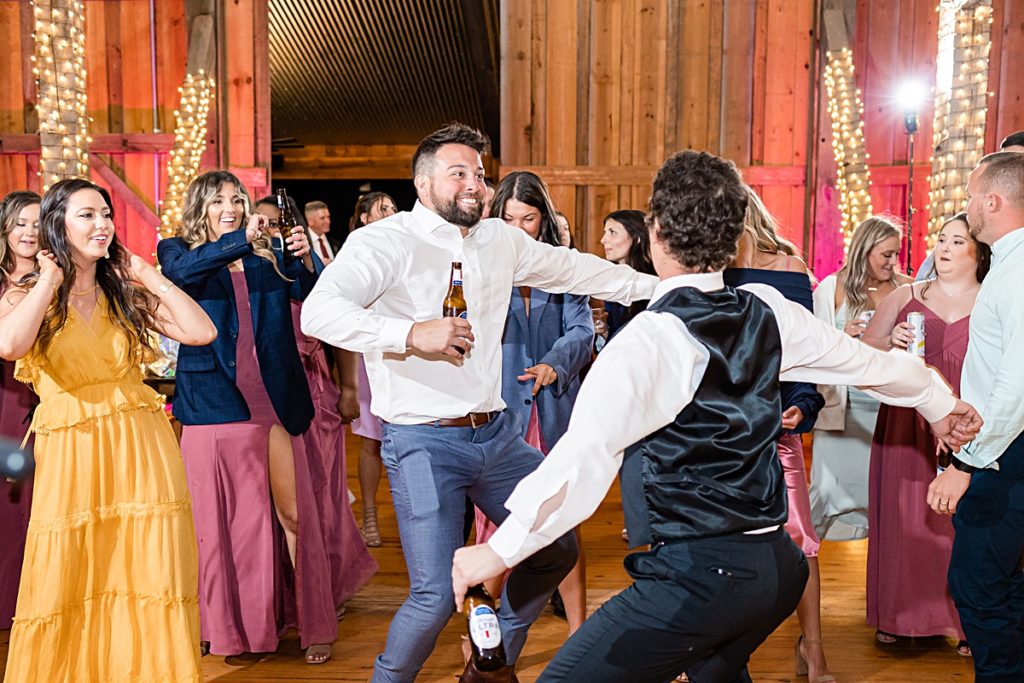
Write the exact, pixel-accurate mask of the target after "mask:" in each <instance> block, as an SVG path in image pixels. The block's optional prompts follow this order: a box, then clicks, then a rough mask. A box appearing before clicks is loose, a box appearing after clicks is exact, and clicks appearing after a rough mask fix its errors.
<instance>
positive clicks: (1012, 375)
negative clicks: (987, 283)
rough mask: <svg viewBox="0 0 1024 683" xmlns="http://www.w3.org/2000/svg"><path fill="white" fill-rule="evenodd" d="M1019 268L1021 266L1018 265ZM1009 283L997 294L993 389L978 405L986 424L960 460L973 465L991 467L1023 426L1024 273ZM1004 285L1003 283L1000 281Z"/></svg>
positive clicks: (1014, 275)
mask: <svg viewBox="0 0 1024 683" xmlns="http://www.w3.org/2000/svg"><path fill="white" fill-rule="evenodd" d="M1018 267H1019V266H1018ZM1012 276H1013V277H1011V278H1010V279H1009V282H1007V283H1006V284H1010V283H1013V284H1014V285H1015V286H1010V287H1005V285H1004V287H1005V288H1004V290H1003V291H999V292H997V293H996V295H995V299H994V301H993V302H992V304H994V309H995V310H994V311H993V312H992V315H993V318H994V319H995V320H998V321H999V330H998V335H997V336H998V337H999V339H1000V341H999V348H1000V349H1002V353H1001V355H1000V357H999V359H998V361H997V362H996V363H995V364H994V373H993V376H992V377H993V383H992V385H991V386H992V389H991V391H990V392H989V394H988V396H987V397H985V399H984V405H977V406H975V408H977V409H978V410H979V411H981V416H982V418H984V420H985V425H984V426H983V427H982V428H981V431H980V432H979V433H978V438H976V439H975V440H974V441H972V442H971V443H969V444H967V445H966V446H964V448H963V451H965V455H961V456H959V457H960V459H961V460H963V461H964V462H966V463H967V464H968V465H972V466H974V467H981V468H984V467H988V466H989V465H991V464H992V463H993V462H995V461H996V460H998V459H999V457H1000V456H1002V454H1003V453H1004V452H1005V451H1006V449H1007V448H1009V446H1010V444H1011V443H1012V442H1013V441H1014V439H1016V438H1017V437H1018V436H1020V434H1021V426H1022V425H1024V401H1022V400H1021V389H1022V388H1024V353H1022V352H1021V349H1024V306H1022V305H1021V303H1020V299H1018V298H1017V297H1019V296H1020V291H1021V289H1020V287H1021V286H1022V285H1024V275H1022V274H1020V273H1012ZM1000 284H1003V283H1000Z"/></svg>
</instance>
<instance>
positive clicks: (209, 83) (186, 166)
mask: <svg viewBox="0 0 1024 683" xmlns="http://www.w3.org/2000/svg"><path fill="white" fill-rule="evenodd" d="M213 89H214V83H213V77H211V76H208V75H206V73H205V72H204V71H203V70H202V69H200V70H199V72H198V73H197V74H195V75H193V74H186V75H185V83H184V85H182V86H181V87H180V88H178V92H180V93H181V105H180V107H179V108H178V110H177V111H175V112H174V147H172V148H171V154H170V157H169V158H168V160H167V193H166V194H165V195H164V200H163V202H162V204H161V208H160V237H161V238H164V237H173V236H174V234H175V233H176V232H177V230H178V226H179V225H181V216H182V210H183V207H184V202H185V192H186V190H188V186H189V183H191V182H192V180H193V179H194V178H195V177H196V175H197V174H198V173H199V164H200V162H201V161H202V157H203V151H204V150H205V149H206V122H207V118H208V116H209V113H210V101H211V100H212V99H213Z"/></svg>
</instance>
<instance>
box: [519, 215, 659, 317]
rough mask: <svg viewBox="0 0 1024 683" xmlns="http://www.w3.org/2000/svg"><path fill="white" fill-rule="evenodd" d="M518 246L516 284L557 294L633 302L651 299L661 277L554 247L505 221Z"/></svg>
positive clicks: (623, 302)
mask: <svg viewBox="0 0 1024 683" xmlns="http://www.w3.org/2000/svg"><path fill="white" fill-rule="evenodd" d="M502 226H503V227H504V229H505V230H508V231H509V233H510V235H511V237H512V240H513V244H514V245H515V249H516V268H515V275H514V278H515V285H516V286H526V287H536V288H537V289H542V290H544V291H545V292H552V293H555V294H559V293H564V292H571V293H572V294H586V295H589V296H595V297H597V298H599V299H604V300H606V301H615V302H617V303H620V304H625V305H627V306H628V305H629V304H631V303H633V302H634V301H637V300H640V299H650V298H651V295H652V294H653V293H654V288H655V286H657V284H658V278H656V277H655V276H653V275H646V274H644V273H638V272H636V271H635V270H633V269H632V268H630V267H629V266H626V265H621V264H615V263H612V262H611V261H607V260H605V259H603V258H600V257H598V256H594V255H593V254H584V253H581V252H578V251H576V250H574V249H566V248H565V247H553V246H551V245H550V244H545V243H543V242H539V241H537V240H535V239H533V238H531V237H530V236H529V235H527V234H526V233H525V232H524V231H522V230H520V229H518V228H514V227H511V226H509V225H507V224H502Z"/></svg>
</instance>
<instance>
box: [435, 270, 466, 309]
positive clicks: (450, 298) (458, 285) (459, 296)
mask: <svg viewBox="0 0 1024 683" xmlns="http://www.w3.org/2000/svg"><path fill="white" fill-rule="evenodd" d="M441 315H442V316H444V317H445V318H465V317H466V296H465V295H464V294H463V293H462V263H461V262H460V261H452V275H451V280H450V284H449V285H448V294H447V295H445V297H444V305H443V307H442V311H441Z"/></svg>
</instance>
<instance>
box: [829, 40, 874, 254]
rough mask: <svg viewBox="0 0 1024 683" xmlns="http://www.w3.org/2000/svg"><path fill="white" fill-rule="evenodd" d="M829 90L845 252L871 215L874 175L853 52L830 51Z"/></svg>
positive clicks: (833, 147) (844, 49)
mask: <svg viewBox="0 0 1024 683" xmlns="http://www.w3.org/2000/svg"><path fill="white" fill-rule="evenodd" d="M826 59H827V63H826V65H825V90H826V94H827V96H828V113H829V117H830V118H831V119H832V154H833V156H834V157H835V160H836V191H837V192H838V193H839V213H840V214H841V218H842V221H841V224H840V226H839V230H840V233H841V234H842V236H843V253H844V254H845V253H846V252H847V251H848V250H849V248H850V240H851V239H852V236H853V230H854V228H856V227H857V225H858V224H860V222H861V221H863V220H864V219H865V218H867V217H868V216H870V215H871V194H870V189H871V173H870V171H869V170H868V153H867V151H866V150H865V149H864V103H863V102H862V101H861V98H860V90H858V89H857V84H856V81H855V79H854V69H853V51H851V50H850V49H849V48H845V47H844V48H843V49H842V50H840V51H839V52H832V51H830V52H828V53H827V54H826Z"/></svg>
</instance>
